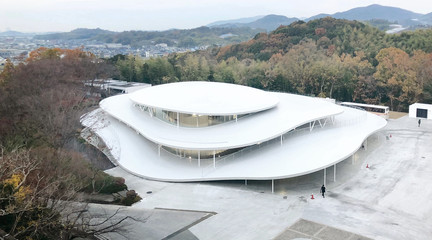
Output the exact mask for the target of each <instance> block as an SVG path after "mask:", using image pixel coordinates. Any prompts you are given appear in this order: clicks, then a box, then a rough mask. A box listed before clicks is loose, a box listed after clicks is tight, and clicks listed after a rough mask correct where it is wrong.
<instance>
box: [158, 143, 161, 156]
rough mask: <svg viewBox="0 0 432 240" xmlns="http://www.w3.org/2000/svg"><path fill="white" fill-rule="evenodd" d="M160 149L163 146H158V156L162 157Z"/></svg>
mask: <svg viewBox="0 0 432 240" xmlns="http://www.w3.org/2000/svg"><path fill="white" fill-rule="evenodd" d="M160 149H161V145H158V155H159V157H160Z"/></svg>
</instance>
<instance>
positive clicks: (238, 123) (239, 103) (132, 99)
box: [83, 82, 386, 182]
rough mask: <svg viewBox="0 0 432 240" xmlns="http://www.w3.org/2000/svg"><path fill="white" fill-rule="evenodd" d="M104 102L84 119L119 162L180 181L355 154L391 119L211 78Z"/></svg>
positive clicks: (292, 168) (294, 170)
mask: <svg viewBox="0 0 432 240" xmlns="http://www.w3.org/2000/svg"><path fill="white" fill-rule="evenodd" d="M100 106H101V109H102V110H103V111H99V112H98V111H96V112H93V113H91V114H88V115H87V116H86V117H85V118H84V119H85V120H84V121H83V124H84V125H86V126H88V127H90V128H92V129H93V130H94V131H95V132H96V133H97V134H98V135H99V136H100V137H101V138H102V139H104V141H105V142H106V143H107V145H108V147H109V148H110V149H111V151H112V153H113V155H114V156H115V158H116V161H117V164H119V165H120V166H122V167H123V168H124V169H126V170H128V171H130V172H132V173H134V174H136V175H138V176H142V177H144V178H148V179H154V180H161V181H174V182H186V181H211V180H227V179H245V180H248V179H251V180H252V179H253V180H266V179H281V178H289V177H295V176H299V175H304V174H308V173H312V172H315V171H319V170H322V169H325V168H327V167H330V166H334V165H335V164H337V163H338V162H340V161H343V160H345V159H346V158H348V157H350V156H351V155H352V154H354V153H355V152H356V151H357V150H358V149H359V148H360V147H361V146H362V145H363V144H364V141H365V140H366V139H367V137H368V136H370V135H371V134H373V133H374V132H376V131H378V130H379V129H381V128H383V127H384V126H385V125H386V121H385V120H384V119H382V118H380V117H377V116H375V115H373V114H370V113H367V112H365V111H361V110H357V109H352V108H347V107H341V106H339V105H336V104H333V103H330V102H327V101H324V100H320V99H317V98H311V97H305V96H300V95H293V94H286V93H274V92H265V91H261V90H257V89H253V88H250V87H245V86H239V85H233V84H226V83H211V82H182V83H172V84H165V85H159V86H155V87H150V88H145V89H143V90H140V91H137V92H135V93H132V94H124V95H118V96H114V97H110V98H107V99H105V100H103V101H102V102H101V103H100ZM242 114H243V115H242ZM239 116H241V117H239ZM215 119H216V120H215ZM194 121H196V122H197V123H196V126H195V125H194V123H195V122H194ZM101 122H103V123H104V124H102V125H103V127H100V126H101V124H100V123H101ZM190 122H192V123H193V124H192V125H191V124H190ZM202 122H205V124H207V125H205V126H204V125H203V124H202ZM96 126H97V127H96Z"/></svg>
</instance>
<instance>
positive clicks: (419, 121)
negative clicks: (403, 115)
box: [418, 119, 421, 127]
mask: <svg viewBox="0 0 432 240" xmlns="http://www.w3.org/2000/svg"><path fill="white" fill-rule="evenodd" d="M418 124H419V125H418V126H419V127H420V124H421V119H419V120H418Z"/></svg>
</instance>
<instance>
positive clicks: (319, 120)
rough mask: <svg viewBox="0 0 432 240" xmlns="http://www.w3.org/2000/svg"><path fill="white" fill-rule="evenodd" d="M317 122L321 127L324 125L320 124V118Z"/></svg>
mask: <svg viewBox="0 0 432 240" xmlns="http://www.w3.org/2000/svg"><path fill="white" fill-rule="evenodd" d="M318 123H319V125H320V126H321V128H322V127H324V126H323V125H322V123H321V119H318Z"/></svg>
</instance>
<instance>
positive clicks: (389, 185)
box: [107, 116, 432, 240]
mask: <svg viewBox="0 0 432 240" xmlns="http://www.w3.org/2000/svg"><path fill="white" fill-rule="evenodd" d="M431 143H432V122H431V121H426V120H424V121H422V125H421V127H418V126H417V120H416V119H413V118H408V117H407V116H405V117H402V118H400V119H390V120H389V121H388V125H387V126H386V127H385V128H384V129H383V130H382V131H380V132H378V133H376V134H374V135H372V136H371V137H370V138H369V140H368V144H367V147H366V149H360V150H359V151H358V152H357V153H356V155H355V157H354V158H353V159H352V158H350V159H347V160H345V161H344V162H341V163H339V164H338V165H337V178H336V182H334V181H333V180H334V179H333V177H334V175H333V167H331V168H328V169H327V171H326V173H327V176H326V187H327V196H326V198H322V197H321V196H320V194H319V188H320V186H321V185H322V182H323V171H319V172H316V173H313V174H309V175H306V176H302V177H296V178H291V179H286V180H277V181H275V193H274V194H272V193H271V182H270V181H248V182H247V185H245V182H244V181H219V182H209V183H166V182H157V181H149V180H144V179H142V178H138V177H135V176H133V175H131V174H129V173H127V172H125V171H123V170H122V169H120V168H114V169H111V170H108V171H107V172H108V173H110V174H112V175H115V176H121V177H124V178H125V179H126V183H127V185H128V186H129V188H130V189H134V190H136V191H137V192H138V193H139V194H140V195H141V196H142V197H143V200H142V201H141V202H139V203H136V204H135V205H133V206H132V207H130V208H128V210H127V211H130V212H135V213H140V212H142V213H143V214H144V213H146V214H147V213H148V212H157V211H159V212H160V210H158V209H168V210H170V211H173V214H174V213H175V214H174V215H175V216H176V219H177V220H176V221H169V219H170V215H169V214H165V213H164V214H165V215H164V214H162V215H157V214H154V215H151V214H150V215H149V216H150V217H149V218H148V221H145V222H144V223H136V224H135V225H134V226H133V227H132V228H141V229H144V228H147V229H162V230H160V231H159V232H158V233H156V232H155V231H142V233H140V234H139V235H133V234H132V235H130V236H129V238H130V239H131V238H135V239H161V238H166V239H202V240H204V239H278V240H281V239H430V238H431V236H432V228H431V227H430V226H432V218H430V217H429V216H430V215H431V214H432V201H430V198H431V197H432V188H431V187H429V183H430V182H432V148H431ZM311 151H313V149H311ZM329 151H332V149H329ZM143 157H145V156H143ZM366 165H368V166H369V168H366ZM149 191H151V193H147V192H149ZM311 194H314V197H315V199H313V200H312V199H311ZM168 210H166V211H168ZM182 211H184V218H185V221H184V223H183V224H179V223H182V217H181V216H182V214H181V212H182ZM179 213H180V214H179ZM153 216H155V217H156V216H158V218H160V219H159V221H156V220H152V217H153ZM160 216H162V217H160ZM163 216H166V218H167V219H166V221H164V220H163ZM140 224H142V226H141V225H140ZM161 224H162V225H163V226H161ZM173 224H174V225H175V226H173ZM296 224H297V225H296ZM170 226H171V227H170ZM129 227H131V226H129ZM299 229H303V230H305V229H306V230H305V231H309V230H310V231H309V232H301V231H298V230H299ZM314 231H315V232H314ZM302 234H303V235H302ZM344 234H345V235H344Z"/></svg>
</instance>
